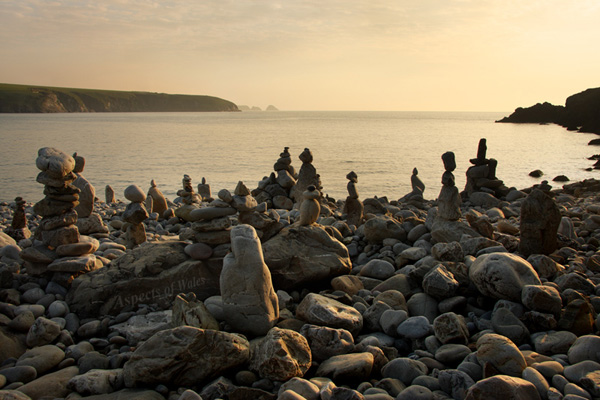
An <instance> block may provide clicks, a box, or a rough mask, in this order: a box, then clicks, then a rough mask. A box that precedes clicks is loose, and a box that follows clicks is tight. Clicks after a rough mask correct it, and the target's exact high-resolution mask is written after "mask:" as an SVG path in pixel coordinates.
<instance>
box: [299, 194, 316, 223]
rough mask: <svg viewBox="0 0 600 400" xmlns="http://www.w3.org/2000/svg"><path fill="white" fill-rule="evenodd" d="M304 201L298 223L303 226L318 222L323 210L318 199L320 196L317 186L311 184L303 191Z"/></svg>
mask: <svg viewBox="0 0 600 400" xmlns="http://www.w3.org/2000/svg"><path fill="white" fill-rule="evenodd" d="M302 197H303V200H302V203H301V204H300V218H299V219H298V223H299V224H300V225H302V226H306V225H311V224H314V223H315V222H317V219H318V218H319V213H320V212H321V206H320V205H319V202H318V201H317V199H318V198H319V197H320V193H319V191H318V190H317V189H316V188H315V186H313V185H310V186H309V187H308V188H307V189H306V190H305V191H304V192H303V193H302Z"/></svg>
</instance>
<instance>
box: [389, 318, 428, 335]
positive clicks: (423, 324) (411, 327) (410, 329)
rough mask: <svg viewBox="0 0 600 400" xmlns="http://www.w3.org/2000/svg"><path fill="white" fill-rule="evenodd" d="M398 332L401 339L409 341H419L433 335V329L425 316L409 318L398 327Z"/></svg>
mask: <svg viewBox="0 0 600 400" xmlns="http://www.w3.org/2000/svg"><path fill="white" fill-rule="evenodd" d="M396 332H397V333H398V335H400V336H401V337H405V338H408V339H419V338H423V337H425V336H428V335H430V334H431V333H432V327H431V324H430V323H429V320H428V319H427V318H426V317H424V316H413V317H409V318H407V319H406V320H405V321H404V322H402V323H401V324H400V325H398V328H397V329H396Z"/></svg>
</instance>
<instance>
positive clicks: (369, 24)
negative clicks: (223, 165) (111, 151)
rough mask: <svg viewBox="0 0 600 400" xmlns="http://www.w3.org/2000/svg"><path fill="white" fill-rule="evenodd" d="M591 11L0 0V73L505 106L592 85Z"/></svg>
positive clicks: (317, 98)
mask: <svg viewBox="0 0 600 400" xmlns="http://www.w3.org/2000/svg"><path fill="white" fill-rule="evenodd" d="M598 21H600V2H599V1H597V0H571V1H565V0H527V1H524V0H343V1H342V0H320V1H316V0H306V1H304V0H201V1H200V0H196V1H193V0H161V1H152V0H93V1H91V0H0V82H2V83H16V84H31V85H44V86H59V87H77V88H89V89H112V90H136V91H148V92H161V93H172V94H175V93H178V94H199V95H211V96H217V97H221V98H224V99H227V100H230V101H232V102H234V103H236V104H238V105H248V106H258V107H261V108H263V109H264V108H266V107H267V106H268V105H270V104H272V105H275V106H276V107H277V108H279V109H281V110H364V111H512V110H514V109H515V108H516V107H519V106H530V105H533V104H535V103H537V102H543V101H549V102H551V103H553V104H562V105H564V103H565V99H566V98H567V97H568V96H569V95H571V94H575V93H578V92H581V91H583V90H585V89H587V88H591V87H598V86H600V75H599V74H598V71H600V52H599V51H598V43H600V23H598Z"/></svg>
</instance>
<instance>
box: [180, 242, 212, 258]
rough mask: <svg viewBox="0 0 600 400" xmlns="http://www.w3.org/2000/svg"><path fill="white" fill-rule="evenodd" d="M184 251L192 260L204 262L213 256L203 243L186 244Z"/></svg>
mask: <svg viewBox="0 0 600 400" xmlns="http://www.w3.org/2000/svg"><path fill="white" fill-rule="evenodd" d="M184 251H185V254H187V255H188V256H190V257H191V258H192V259H194V260H206V259H209V258H210V257H211V256H212V254H213V250H212V248H211V247H210V246H208V245H206V244H204V243H192V244H188V245H187V246H185V248H184Z"/></svg>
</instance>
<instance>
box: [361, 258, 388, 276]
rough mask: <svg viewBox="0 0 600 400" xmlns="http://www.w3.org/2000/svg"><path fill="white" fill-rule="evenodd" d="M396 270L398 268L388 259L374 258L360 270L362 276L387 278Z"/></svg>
mask: <svg viewBox="0 0 600 400" xmlns="http://www.w3.org/2000/svg"><path fill="white" fill-rule="evenodd" d="M394 272H396V268H395V267H394V266H393V265H392V263H390V262H389V261H386V260H379V259H373V260H371V261H369V262H368V263H366V264H365V265H364V266H363V267H362V268H361V269H360V272H359V275H360V276H366V277H369V278H374V279H381V280H385V279H387V278H390V277H391V276H392V275H394Z"/></svg>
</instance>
